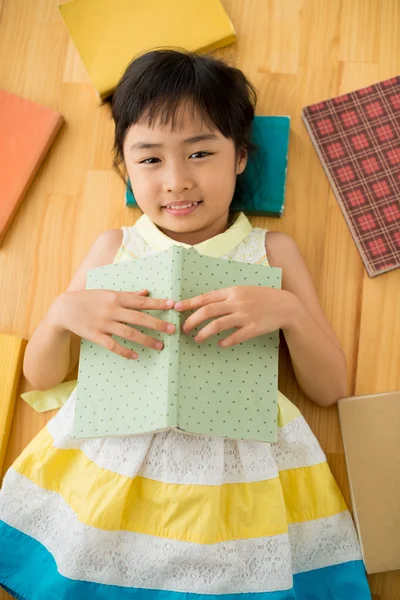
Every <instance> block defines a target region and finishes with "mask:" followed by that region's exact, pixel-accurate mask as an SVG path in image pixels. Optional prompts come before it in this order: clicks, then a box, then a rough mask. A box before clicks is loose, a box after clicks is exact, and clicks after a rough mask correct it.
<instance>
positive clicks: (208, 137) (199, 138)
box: [130, 133, 218, 150]
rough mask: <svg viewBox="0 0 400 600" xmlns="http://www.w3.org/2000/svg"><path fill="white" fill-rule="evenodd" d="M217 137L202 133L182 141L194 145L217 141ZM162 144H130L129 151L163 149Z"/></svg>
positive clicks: (213, 134) (212, 134)
mask: <svg viewBox="0 0 400 600" xmlns="http://www.w3.org/2000/svg"><path fill="white" fill-rule="evenodd" d="M217 139H218V136H216V135H215V133H203V134H200V135H194V136H193V137H190V138H187V139H186V140H183V143H184V144H195V143H196V142H202V141H203V140H217ZM163 147H164V144H150V142H137V143H136V144H132V146H131V147H130V149H131V150H138V149H139V150H144V149H147V148H163Z"/></svg>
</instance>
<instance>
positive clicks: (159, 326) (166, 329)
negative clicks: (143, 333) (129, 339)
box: [113, 308, 175, 333]
mask: <svg viewBox="0 0 400 600" xmlns="http://www.w3.org/2000/svg"><path fill="white" fill-rule="evenodd" d="M114 314H115V317H114V315H113V320H114V321H115V322H120V323H129V324H130V325H137V326H138V327H147V328H148V329H154V330H155V331H161V332H163V333H175V325H174V324H173V323H169V322H168V321H164V320H163V319H156V317H152V316H151V315H148V314H147V313H145V312H141V311H137V310H129V309H128V308H120V309H118V310H116V311H115V313H114Z"/></svg>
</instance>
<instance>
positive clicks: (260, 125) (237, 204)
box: [125, 116, 290, 217]
mask: <svg viewBox="0 0 400 600" xmlns="http://www.w3.org/2000/svg"><path fill="white" fill-rule="evenodd" d="M289 131H290V117H286V116H276V117H275V116H256V117H254V119H253V127H252V132H251V136H250V139H251V141H252V142H253V143H254V144H256V145H257V146H258V148H259V150H258V151H257V152H256V153H254V154H250V155H249V158H248V161H247V165H246V168H245V170H244V171H243V173H241V174H240V175H238V176H237V179H236V188H235V192H234V195H233V200H232V204H231V207H230V208H231V210H233V211H238V212H240V211H243V212H245V213H246V214H247V215H254V216H272V217H282V216H283V214H284V210H285V191H286V175H287V166H288V149H289ZM125 204H126V206H132V207H134V206H137V204H136V200H135V197H134V195H133V191H132V185H131V182H130V181H129V179H128V182H127V186H126V190H125Z"/></svg>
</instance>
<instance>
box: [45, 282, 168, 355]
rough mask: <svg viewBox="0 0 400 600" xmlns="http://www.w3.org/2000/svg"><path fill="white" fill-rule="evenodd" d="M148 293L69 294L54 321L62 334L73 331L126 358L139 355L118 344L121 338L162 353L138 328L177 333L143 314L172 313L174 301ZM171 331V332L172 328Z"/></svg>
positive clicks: (58, 306)
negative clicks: (114, 337) (136, 326)
mask: <svg viewBox="0 0 400 600" xmlns="http://www.w3.org/2000/svg"><path fill="white" fill-rule="evenodd" d="M147 294H148V291H147V290H141V291H140V292H116V291H114V290H79V291H69V292H65V293H64V294H61V296H58V298H57V299H56V301H55V303H54V307H52V308H53V310H52V320H53V322H54V324H55V325H56V327H57V328H58V329H59V330H63V331H65V330H69V331H72V332H73V333H75V334H76V335H78V336H80V337H82V338H85V339H86V340H89V341H92V342H94V343H96V344H99V345H100V346H104V347H105V348H107V349H108V350H110V351H111V352H115V354H119V355H120V356H123V357H124V358H137V357H138V355H137V353H136V352H133V351H132V350H130V349H129V348H125V347H124V346H121V345H120V344H118V343H117V341H116V340H114V339H113V338H112V337H111V336H112V335H117V336H119V337H121V338H125V339H127V340H129V341H132V342H136V343H137V344H142V345H143V346H148V347H149V348H153V349H155V350H162V349H163V343H162V342H161V341H160V340H156V339H154V338H152V337H150V336H148V335H145V334H144V333H141V332H140V331H138V330H137V329H135V328H134V327H130V325H126V323H129V324H132V325H139V326H140V327H148V328H149V329H154V330H155V331H162V332H165V333H174V332H175V326H174V325H173V324H172V323H167V322H166V321H164V320H162V319H156V318H155V317H152V316H150V315H148V314H146V313H143V312H140V311H143V310H170V309H171V308H172V307H173V305H174V301H173V300H160V299H157V298H146V297H145V296H146V295H147ZM169 326H170V327H171V329H168V327H169Z"/></svg>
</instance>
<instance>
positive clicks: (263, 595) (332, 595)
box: [0, 521, 371, 600]
mask: <svg viewBox="0 0 400 600" xmlns="http://www.w3.org/2000/svg"><path fill="white" fill-rule="evenodd" d="M293 581H294V588H292V589H290V590H285V591H276V592H257V593H248V594H218V593H217V594H209V593H208V594H197V593H184V592H174V591H168V590H151V589H138V588H127V587H122V586H117V585H105V584H100V583H94V582H89V581H80V580H74V579H69V578H67V577H63V576H62V575H61V574H60V573H59V572H58V569H57V565H56V562H55V560H54V558H53V556H52V555H51V554H50V553H49V552H48V551H47V550H46V548H45V547H44V546H43V545H42V544H41V543H40V542H38V541H36V540H35V539H34V538H32V537H30V536H28V535H26V534H24V533H22V532H21V531H18V530H17V529H15V528H14V527H10V526H9V525H7V523H4V522H3V521H0V587H2V588H3V589H5V590H6V591H7V592H8V593H9V594H11V595H13V596H14V597H15V598H18V600H50V599H51V600H52V599H54V598H57V600H69V599H70V598H73V599H74V600H87V599H88V598H90V600H238V598H239V596H240V600H336V599H337V600H370V599H371V595H370V592H369V588H368V583H367V579H366V574H365V569H364V564H363V562H362V561H353V562H348V563H343V564H341V565H336V566H334V567H325V568H323V569H317V570H314V571H309V572H307V573H300V574H297V575H294V577H293Z"/></svg>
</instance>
